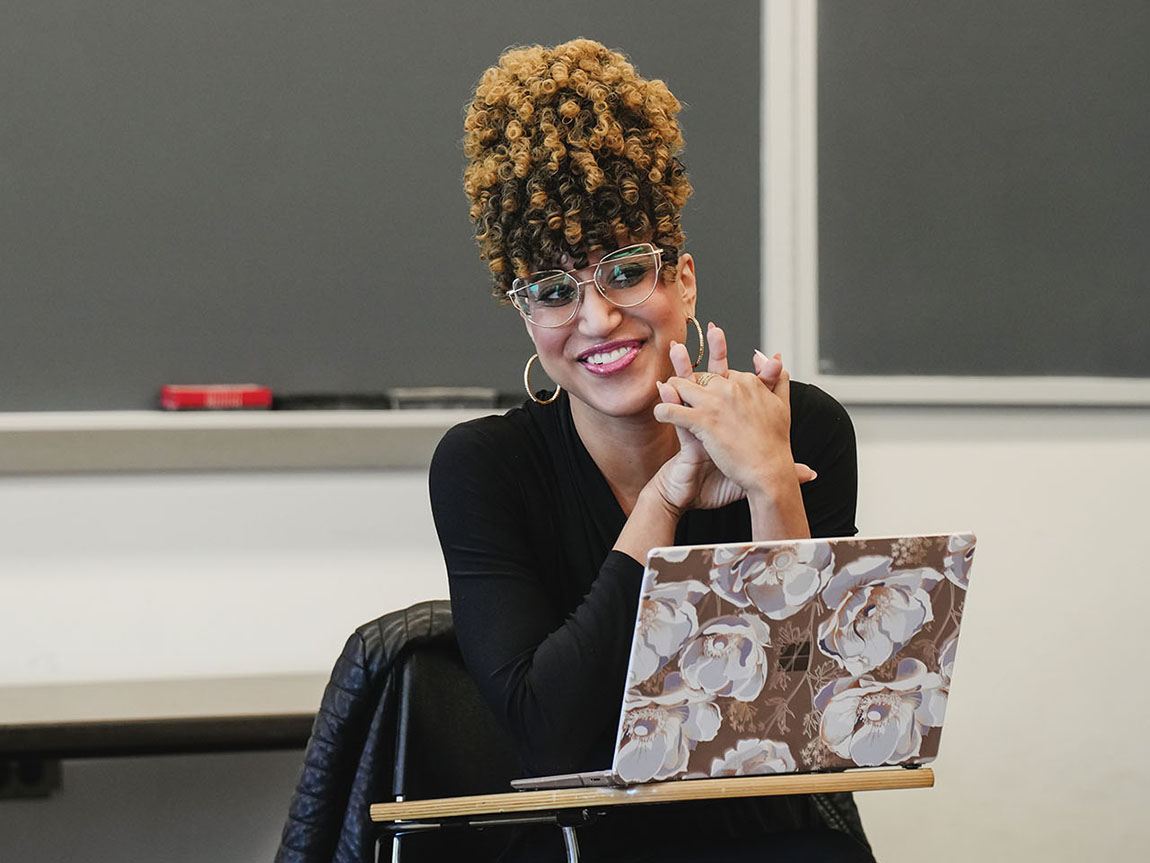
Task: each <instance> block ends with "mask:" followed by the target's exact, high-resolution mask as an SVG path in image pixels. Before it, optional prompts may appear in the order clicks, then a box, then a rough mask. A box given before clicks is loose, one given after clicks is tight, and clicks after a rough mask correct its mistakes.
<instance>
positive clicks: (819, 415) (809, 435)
mask: <svg viewBox="0 0 1150 863" xmlns="http://www.w3.org/2000/svg"><path fill="white" fill-rule="evenodd" d="M854 439H855V432H854V425H853V424H852V423H851V418H850V414H848V413H847V410H846V408H844V407H843V406H842V405H841V404H840V403H839V401H838V400H837V399H836V398H835V397H834V396H832V395H830V394H829V393H827V392H824V391H823V390H821V389H819V388H818V387H816V386H815V385H814V384H808V383H803V382H802V381H791V441H792V443H793V444H794V446H795V448H796V449H798V448H800V447H803V448H810V447H815V448H818V449H822V448H825V447H826V446H828V445H834V444H837V445H838V446H848V445H849V446H851V447H853V446H854Z"/></svg>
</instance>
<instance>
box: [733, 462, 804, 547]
mask: <svg viewBox="0 0 1150 863" xmlns="http://www.w3.org/2000/svg"><path fill="white" fill-rule="evenodd" d="M778 461H779V463H778V464H776V465H773V466H772V467H771V468H769V469H767V470H765V471H764V474H763V479H762V481H761V482H760V483H756V484H755V485H754V486H753V487H751V488H748V489H747V503H748V505H749V506H750V510H751V538H752V539H753V540H756V541H760V540H771V539H805V538H807V537H809V536H810V535H811V530H810V525H809V524H808V523H807V514H806V510H805V508H804V506H803V496H802V493H801V491H800V490H799V483H798V480H797V479H796V478H795V470H794V462H793V461H791V460H789V459H785V460H784V459H779V460H778Z"/></svg>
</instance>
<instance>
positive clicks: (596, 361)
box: [584, 348, 631, 366]
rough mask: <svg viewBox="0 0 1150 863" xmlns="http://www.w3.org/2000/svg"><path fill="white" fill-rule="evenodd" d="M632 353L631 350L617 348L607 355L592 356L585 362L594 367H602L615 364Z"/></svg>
mask: <svg viewBox="0 0 1150 863" xmlns="http://www.w3.org/2000/svg"><path fill="white" fill-rule="evenodd" d="M630 351H631V349H630V348H615V350H613V351H608V352H607V353H605V354H591V356H589V357H587V359H585V360H584V362H587V363H590V364H591V365H593V366H601V365H604V364H605V363H613V362H615V360H617V359H620V358H622V357H625V356H626V355H627V354H628V353H630Z"/></svg>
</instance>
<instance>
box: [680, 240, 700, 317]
mask: <svg viewBox="0 0 1150 863" xmlns="http://www.w3.org/2000/svg"><path fill="white" fill-rule="evenodd" d="M675 287H676V288H677V289H678V291H679V296H680V297H681V298H682V300H683V304H684V305H685V306H686V307H687V314H689V315H691V316H692V317H694V315H695V300H696V298H697V296H698V291H697V286H696V283H695V259H694V258H693V257H691V256H690V255H689V254H687V253H686V252H684V253H683V254H681V255H679V266H678V271H677V273H676V275H675Z"/></svg>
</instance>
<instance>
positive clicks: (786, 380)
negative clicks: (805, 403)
mask: <svg viewBox="0 0 1150 863" xmlns="http://www.w3.org/2000/svg"><path fill="white" fill-rule="evenodd" d="M774 392H775V395H777V396H778V397H779V400H780V401H781V402H782V403H783V404H784V405H787V406H788V407H789V406H790V403H791V373H790V372H788V371H787V370H786V369H783V370H782V371H781V372H779V382H778V383H777V384H775V388H774Z"/></svg>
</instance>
